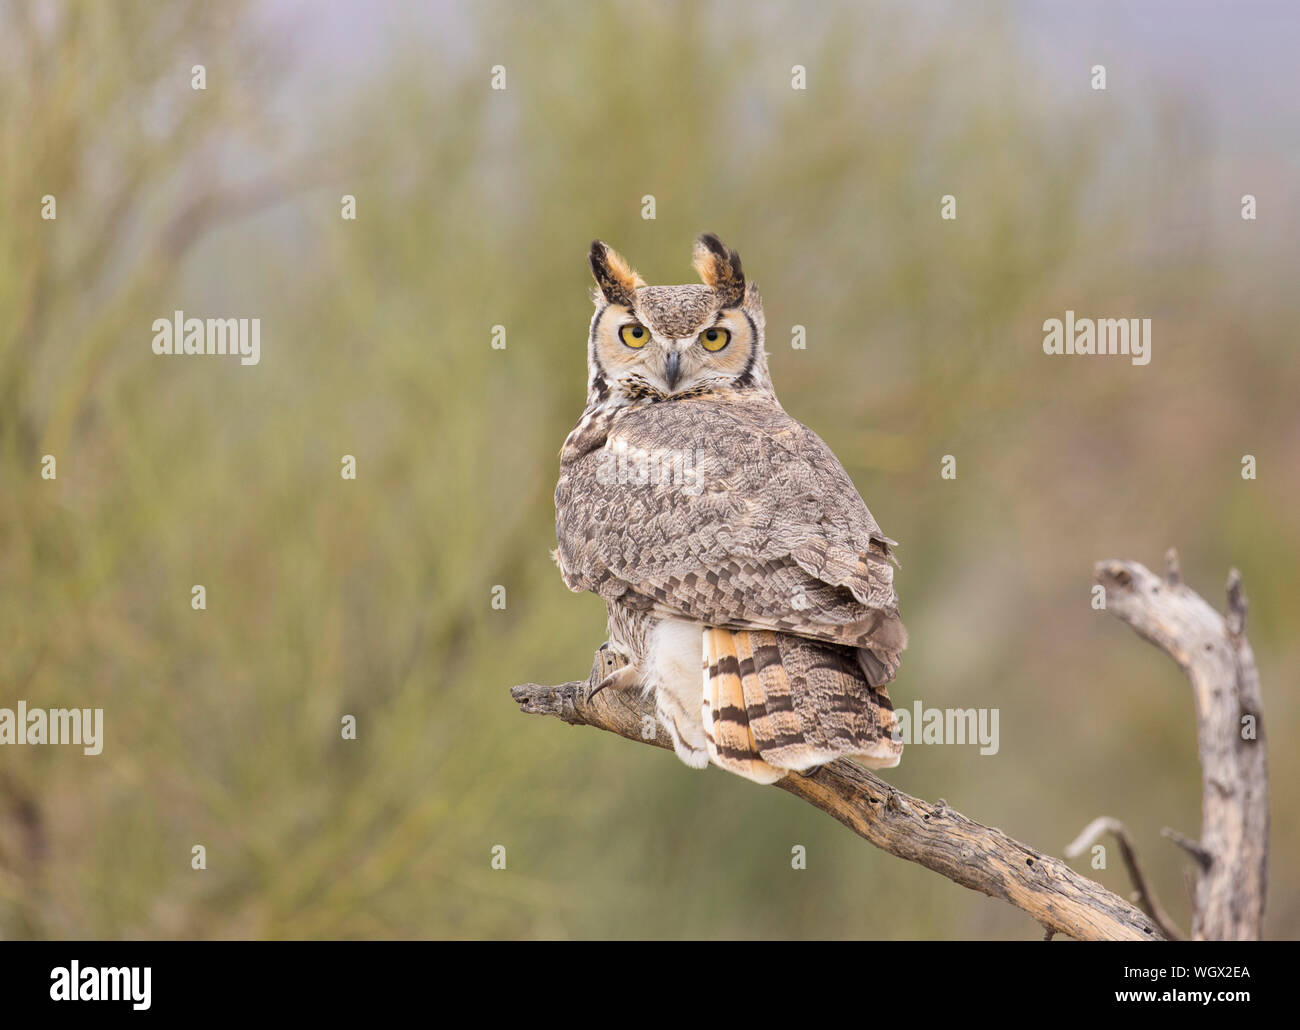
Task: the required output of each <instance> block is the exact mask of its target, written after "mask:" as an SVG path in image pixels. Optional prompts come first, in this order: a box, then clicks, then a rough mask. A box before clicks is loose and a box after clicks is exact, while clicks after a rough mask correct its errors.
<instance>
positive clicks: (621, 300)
mask: <svg viewBox="0 0 1300 1030" xmlns="http://www.w3.org/2000/svg"><path fill="white" fill-rule="evenodd" d="M589 260H590V262H591V274H592V275H593V276H595V278H596V286H597V287H598V288H599V289H600V292H601V294H602V295H603V296H604V298H605V299H606V300H607V301H609V303H611V304H622V305H623V306H624V307H629V308H630V307H632V303H633V295H634V294H635V292H636V290H637V288H638V287H641V286H644V285H645V281H644V280H643V279H642V278H641V277H640V276H639V275H637V274H636V270H635V269H634V268H633V267H632V266H631V265H629V264H628V263H627V261H626V259H625V258H624V257H623V255H622V254H620V253H619V252H618V251H616V250H614V248H613V247H611V246H609V245H608V244H607V243H602V242H601V241H600V240H592V242H591V255H590V257H589Z"/></svg>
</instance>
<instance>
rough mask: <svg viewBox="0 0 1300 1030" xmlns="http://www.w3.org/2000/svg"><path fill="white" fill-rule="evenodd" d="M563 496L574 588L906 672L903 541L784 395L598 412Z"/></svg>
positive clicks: (877, 674)
mask: <svg viewBox="0 0 1300 1030" xmlns="http://www.w3.org/2000/svg"><path fill="white" fill-rule="evenodd" d="M555 505H556V536H557V538H558V542H559V548H558V552H557V558H558V561H559V565H560V570H561V573H562V574H563V576H564V581H565V583H566V584H567V585H568V586H569V588H570V589H572V590H575V591H581V590H590V591H593V592H594V593H596V594H599V595H600V596H601V597H603V598H605V600H606V601H608V602H611V603H616V604H620V605H623V606H626V607H628V608H631V609H634V610H639V611H647V612H654V613H656V614H659V615H661V616H665V617H676V618H687V619H691V620H694V621H697V622H701V623H704V624H706V625H711V626H725V627H729V628H733V629H753V630H774V631H778V632H785V633H791V634H794V635H796V636H802V637H807V638H810V639H814V640H823V641H828V642H831V643H836V644H841V645H845V646H850V647H855V648H858V649H860V651H859V654H860V658H861V660H862V664H863V669H864V671H865V672H866V673H867V676H868V679H869V680H870V681H871V682H872V683H873V685H875V684H876V683H877V682H880V683H883V682H885V681H887V680H888V679H891V678H892V677H893V674H894V672H895V671H896V669H897V666H898V658H899V652H901V651H902V649H903V648H904V647H905V646H906V642H907V633H906V631H905V630H904V628H903V625H902V622H901V621H900V620H899V617H898V598H897V595H896V594H895V592H894V576H893V568H894V565H893V556H892V553H891V549H890V547H891V544H892V543H893V541H891V540H889V539H888V538H887V537H886V536H885V535H884V534H883V533H882V532H881V531H880V527H879V526H878V525H877V524H876V521H875V519H874V518H872V516H871V512H870V511H868V510H867V506H866V504H864V503H863V501H862V498H861V497H860V496H859V495H858V492H857V490H856V489H855V488H854V486H853V483H852V481H851V480H850V479H849V476H848V474H847V473H846V472H845V471H844V468H843V467H842V466H841V465H840V463H839V461H837V460H836V458H835V456H834V454H832V453H831V451H830V448H829V447H827V446H826V444H825V443H824V442H823V441H822V440H821V438H820V437H818V436H817V435H816V434H815V433H814V432H812V430H810V429H808V428H807V427H805V426H803V425H801V424H800V423H798V422H796V421H795V420H794V419H792V418H790V416H789V415H787V414H786V413H785V411H783V410H782V409H781V407H780V406H779V405H778V404H776V403H775V401H768V402H766V403H755V399H754V398H753V397H752V396H749V397H744V398H743V399H740V398H738V399H732V398H730V397H728V396H727V395H725V394H715V395H710V396H706V397H699V398H689V399H681V400H677V399H674V400H672V401H668V402H662V403H645V404H638V405H631V406H628V407H624V408H617V409H606V410H599V411H595V412H589V413H588V414H586V415H584V416H583V421H581V422H580V423H579V425H578V426H577V427H576V428H575V429H574V431H573V433H571V434H570V437H569V440H568V441H567V442H566V444H565V448H564V451H563V452H562V454H561V465H560V481H559V485H558V486H557V487H556V491H555Z"/></svg>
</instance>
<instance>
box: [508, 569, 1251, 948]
mask: <svg viewBox="0 0 1300 1030" xmlns="http://www.w3.org/2000/svg"><path fill="white" fill-rule="evenodd" d="M1166 562H1167V565H1166V571H1165V576H1164V578H1161V577H1158V576H1155V575H1153V574H1152V573H1151V572H1150V571H1148V570H1147V569H1146V568H1144V567H1143V566H1141V565H1139V564H1137V563H1135V562H1121V561H1107V562H1101V563H1099V564H1098V566H1097V569H1096V580H1097V582H1098V583H1101V584H1102V585H1103V586H1105V587H1106V596H1107V607H1108V609H1109V610H1110V611H1111V612H1112V613H1114V614H1115V615H1116V616H1117V617H1119V618H1120V619H1122V620H1123V621H1124V622H1127V623H1128V624H1129V625H1131V626H1132V627H1133V628H1134V629H1135V630H1137V631H1138V633H1140V634H1141V635H1142V636H1144V637H1146V638H1147V639H1148V640H1150V641H1152V642H1153V643H1155V644H1156V645H1157V646H1159V647H1160V648H1161V649H1162V650H1164V651H1165V652H1166V653H1167V654H1169V655H1170V656H1171V657H1172V658H1173V659H1174V660H1175V661H1177V662H1178V664H1179V665H1180V666H1181V667H1182V668H1183V669H1184V670H1185V671H1186V672H1187V674H1188V676H1189V677H1190V678H1191V681H1192V686H1193V688H1194V692H1195V696H1196V710H1197V722H1198V728H1199V737H1200V745H1201V764H1202V770H1203V785H1204V807H1203V823H1204V825H1203V830H1202V840H1201V841H1200V842H1196V841H1189V840H1188V839H1187V838H1185V837H1183V836H1182V835H1181V834H1177V833H1175V832H1174V831H1172V830H1165V831H1164V832H1165V835H1166V836H1169V837H1171V838H1172V839H1174V840H1175V841H1176V842H1178V843H1179V844H1180V845H1181V846H1182V847H1184V848H1185V849H1187V850H1188V851H1189V853H1191V854H1192V855H1193V856H1194V857H1196V858H1197V860H1198V863H1199V864H1200V865H1201V867H1202V874H1201V876H1200V878H1199V879H1198V881H1197V883H1196V887H1195V896H1194V899H1193V913H1194V915H1193V926H1192V936H1193V938H1196V939H1215V940H1222V939H1247V938H1257V937H1258V936H1259V932H1260V923H1261V921H1262V917H1263V908H1264V879H1265V876H1266V872H1267V853H1268V784H1267V768H1266V763H1265V751H1264V742H1263V728H1262V724H1261V716H1262V704H1261V700H1260V691H1259V678H1258V675H1257V674H1256V671H1255V662H1254V657H1253V655H1252V654H1251V651H1250V645H1249V644H1248V643H1247V642H1246V639H1245V636H1244V628H1245V612H1246V602H1245V598H1244V597H1243V595H1242V592H1241V580H1240V577H1239V576H1238V575H1237V573H1236V571H1235V570H1234V571H1233V573H1232V575H1231V576H1230V577H1229V580H1228V615H1227V618H1226V619H1225V618H1224V617H1223V616H1220V615H1219V614H1218V613H1217V612H1215V611H1214V610H1213V609H1212V608H1211V607H1210V606H1209V605H1208V604H1206V603H1205V601H1204V600H1202V599H1201V598H1200V597H1199V596H1197V595H1196V594H1195V593H1194V592H1193V591H1192V590H1190V589H1188V588H1187V587H1186V586H1185V585H1184V583H1183V580H1182V572H1181V570H1180V568H1179V566H1178V556H1177V554H1176V553H1175V552H1174V551H1172V550H1171V551H1170V552H1169V554H1168V555H1167V556H1166ZM595 676H596V672H593V677H595ZM591 687H592V681H591V680H588V681H573V682H569V683H565V684H562V685H560V686H557V687H546V686H539V685H537V684H535V683H527V684H524V685H523V686H518V687H515V688H513V689H512V690H511V696H512V697H513V698H514V699H515V701H516V702H517V703H518V704H519V707H520V709H521V710H523V711H524V712H529V713H533V714H538V715H551V716H555V717H556V718H559V719H562V720H563V721H565V722H567V723H569V724H570V725H572V726H593V727H596V728H597V729H602V730H608V731H609V732H611V733H617V734H619V735H620V736H623V737H627V738H628V739H629V740H639V741H641V742H642V743H646V744H653V745H655V746H657V747H661V748H671V746H672V745H671V743H670V741H669V739H668V736H667V734H666V733H665V732H664V731H663V729H662V728H661V727H660V725H659V723H658V720H657V719H656V718H655V714H654V711H653V709H652V708H651V707H649V706H648V705H647V703H646V700H645V699H644V698H643V697H642V696H641V693H640V692H639V691H635V690H613V689H611V690H603V691H601V692H600V693H598V694H596V695H595V696H594V697H593V696H590V693H589V692H590V690H591ZM775 786H777V787H780V788H781V789H782V790H785V791H787V792H789V793H790V794H793V795H794V796H795V797H798V798H802V799H803V800H804V801H807V802H808V803H809V804H811V805H813V806H815V807H816V808H819V809H821V810H822V811H823V812H825V813H827V814H828V815H831V816H833V817H834V818H836V819H838V820H839V821H840V822H841V823H843V824H844V825H845V826H847V827H849V829H851V830H853V832H855V833H856V834H858V835H859V836H860V837H862V838H863V839H864V840H866V841H868V842H870V843H871V844H874V845H875V846H876V847H878V848H880V849H882V850H884V851H887V852H889V853H890V854H891V855H896V856H898V857H899V858H904V859H907V860H908V861H909V862H916V863H918V864H919V865H923V866H925V867H926V868H927V869H932V870H934V871H935V872H937V873H939V874H940V875H942V876H945V877H947V878H948V879H950V880H952V881H953V882H954V883H958V884H961V885H962V886H963V887H969V888H970V889H971V890H975V891H979V892H980V893H982V894H987V895H989V896H990V897H994V898H1000V899H1002V900H1003V901H1006V902H1008V903H1009V904H1012V905H1015V906H1016V907H1017V908H1019V909H1021V910H1022V911H1024V912H1027V913H1028V914H1029V915H1031V916H1032V917H1033V918H1034V919H1036V920H1037V921H1038V922H1039V924H1040V925H1042V927H1043V929H1044V931H1045V934H1044V939H1045V940H1050V939H1051V938H1052V936H1053V935H1054V934H1057V933H1061V934H1066V935H1068V936H1070V937H1074V938H1077V939H1079V940H1165V939H1168V938H1171V937H1176V936H1177V933H1176V930H1175V928H1174V924H1173V921H1172V920H1171V919H1170V918H1169V916H1168V914H1167V913H1165V912H1164V910H1163V909H1162V908H1161V907H1160V905H1159V902H1158V901H1157V900H1156V898H1155V894H1154V892H1153V891H1152V889H1151V887H1150V886H1149V884H1148V882H1147V880H1146V878H1145V877H1144V876H1143V874H1142V870H1141V868H1140V866H1139V865H1138V862H1137V857H1136V854H1135V852H1134V850H1133V847H1132V844H1131V842H1130V841H1129V839H1128V836H1127V834H1126V833H1125V831H1124V827H1123V825H1122V824H1121V823H1119V821H1118V820H1114V819H1109V818H1102V819H1098V820H1095V821H1094V822H1093V823H1091V824H1090V825H1089V826H1088V827H1087V828H1086V829H1085V830H1084V832H1083V833H1082V834H1081V835H1080V837H1079V839H1078V840H1076V841H1075V842H1074V843H1073V844H1071V845H1070V848H1069V849H1067V853H1075V854H1078V853H1080V852H1081V851H1082V850H1083V849H1084V848H1086V847H1087V846H1088V844H1089V843H1091V841H1093V840H1095V839H1096V837H1097V836H1098V835H1099V834H1100V833H1103V832H1111V833H1113V834H1115V836H1116V837H1117V838H1118V839H1119V842H1120V851H1121V854H1122V856H1123V859H1124V863H1125V865H1126V866H1127V868H1128V872H1129V875H1130V877H1131V878H1132V880H1133V883H1134V887H1135V889H1136V892H1137V898H1138V900H1139V901H1140V903H1141V904H1142V909H1139V908H1136V907H1134V906H1133V905H1130V904H1129V903H1128V902H1126V901H1125V900H1124V899H1122V898H1120V897H1118V896H1117V895H1115V894H1113V893H1111V892H1110V891H1108V890H1106V889H1105V888H1104V887H1102V886H1101V885H1100V884H1098V883H1095V882H1094V881H1092V880H1089V879H1087V878H1086V877H1084V876H1082V875H1081V874H1079V873H1076V872H1075V871H1074V870H1073V869H1071V868H1070V867H1069V866H1068V865H1066V864H1065V863H1064V862H1062V861H1060V860H1058V859H1055V858H1052V857H1050V856H1047V855H1044V854H1042V853H1041V852H1039V851H1037V850H1035V849H1034V848H1031V847H1030V846H1029V845H1027V844H1022V843H1021V842H1020V841H1017V840H1014V839H1012V838H1011V837H1008V836H1007V835H1006V834H1005V833H1003V832H1002V831H1001V830H998V829H995V828H993V827H989V826H984V825H982V824H980V823H977V822H975V821H974V820H973V819H969V818H967V817H966V816H964V815H962V814H961V813H960V812H956V811H953V810H952V809H951V808H949V807H948V806H947V804H946V803H945V802H944V801H942V800H940V801H937V802H935V803H931V802H928V801H925V800H923V799H921V798H916V797H912V796H910V795H908V794H904V793H903V792H902V791H899V790H895V789H894V788H893V787H891V786H890V785H889V784H888V783H886V782H885V781H884V780H882V779H880V778H879V777H878V776H876V775H874V774H873V773H871V772H868V771H867V770H866V769H864V768H862V767H861V766H859V765H857V764H856V763H854V762H852V761H849V760H847V759H840V760H838V761H835V762H832V763H830V764H829V765H825V766H822V767H821V768H819V769H816V770H814V771H813V772H811V773H809V774H807V775H800V774H798V773H790V774H789V775H787V776H786V777H785V778H783V779H781V780H779V781H778V782H777V783H776V784H775ZM1144 910H1145V911H1144Z"/></svg>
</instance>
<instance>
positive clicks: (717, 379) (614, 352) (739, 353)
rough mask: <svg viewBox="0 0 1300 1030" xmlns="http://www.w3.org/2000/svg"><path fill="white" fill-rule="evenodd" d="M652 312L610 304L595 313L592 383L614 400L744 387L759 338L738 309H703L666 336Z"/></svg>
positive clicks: (678, 395) (669, 397)
mask: <svg viewBox="0 0 1300 1030" xmlns="http://www.w3.org/2000/svg"><path fill="white" fill-rule="evenodd" d="M657 314H659V313H658V312H656V311H655V310H653V309H651V310H646V309H644V308H643V307H642V305H640V304H637V305H636V307H635V308H631V307H627V306H624V305H621V304H610V305H608V306H607V307H605V308H604V309H603V310H602V311H601V312H599V313H598V315H597V316H596V324H595V326H594V328H593V334H592V347H593V350H592V355H591V358H592V363H593V382H596V381H599V382H602V383H605V384H607V386H608V388H609V392H610V393H611V394H612V395H613V396H615V397H616V398H617V399H618V400H620V401H629V400H636V399H641V398H649V399H652V400H669V399H673V398H676V397H683V396H694V395H698V394H701V393H706V392H709V391H712V390H717V389H726V388H728V387H730V388H739V387H742V386H745V385H748V383H749V380H748V378H747V377H748V375H749V372H750V370H751V369H752V367H753V364H754V357H755V353H756V348H757V347H758V346H761V342H760V341H758V340H757V339H756V336H755V327H754V324H753V322H752V321H751V320H750V319H749V317H748V316H747V315H746V314H745V312H744V311H743V310H741V309H738V308H732V309H727V310H723V311H709V312H706V313H704V317H703V318H702V319H701V320H700V321H698V322H695V323H694V324H691V323H689V322H688V323H682V324H674V325H673V326H672V327H671V328H672V329H673V330H675V332H674V333H672V334H669V333H665V332H664V331H663V329H664V328H665V327H664V326H662V325H657V324H656V323H658V322H661V321H662V320H661V319H658V318H656V317H655V316H656V315H657ZM683 330H684V332H683ZM678 334H680V335H678Z"/></svg>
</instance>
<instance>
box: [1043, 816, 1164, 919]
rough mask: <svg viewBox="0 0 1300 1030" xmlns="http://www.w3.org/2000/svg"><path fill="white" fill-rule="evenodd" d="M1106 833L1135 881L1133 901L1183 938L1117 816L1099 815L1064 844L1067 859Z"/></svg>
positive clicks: (1086, 848)
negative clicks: (1163, 906) (1149, 879)
mask: <svg viewBox="0 0 1300 1030" xmlns="http://www.w3.org/2000/svg"><path fill="white" fill-rule="evenodd" d="M1103 833H1109V834H1111V835H1112V836H1113V837H1114V838H1115V839H1116V840H1117V841H1119V853H1120V857H1121V858H1122V859H1123V860H1124V867H1125V868H1126V869H1127V870H1128V876H1129V879H1130V880H1131V881H1132V882H1133V891H1134V894H1135V895H1136V896H1135V897H1134V899H1133V900H1134V901H1135V902H1136V903H1137V906H1138V907H1139V908H1140V909H1142V911H1143V912H1145V913H1146V914H1147V915H1149V916H1150V917H1151V918H1152V919H1154V920H1155V921H1156V925H1157V926H1159V927H1160V930H1161V932H1163V933H1164V935H1165V936H1166V937H1168V938H1169V939H1170V940H1171V941H1177V940H1182V934H1180V933H1179V932H1178V929H1177V927H1175V926H1174V921H1173V920H1172V919H1170V918H1169V913H1167V912H1166V911H1165V910H1164V908H1162V907H1161V905H1160V902H1159V900H1158V899H1157V898H1156V893H1155V891H1154V890H1152V888H1151V886H1150V884H1148V883H1147V878H1146V876H1145V875H1143V873H1142V866H1141V864H1140V863H1139V862H1138V859H1137V849H1136V848H1134V847H1133V842H1132V840H1130V839H1129V835H1128V830H1126V829H1125V828H1124V824H1123V823H1122V822H1120V821H1119V820H1118V819H1113V818H1111V817H1110V816H1108V815H1103V816H1099V817H1098V818H1096V819H1094V820H1093V821H1092V822H1090V823H1089V824H1088V825H1087V826H1085V827H1084V828H1083V832H1082V833H1080V834H1079V836H1078V837H1076V838H1075V839H1074V840H1072V841H1071V842H1070V843H1069V844H1067V845H1066V846H1065V857H1066V858H1078V857H1079V856H1080V855H1082V854H1083V853H1084V852H1085V851H1087V850H1088V848H1089V847H1091V846H1092V844H1093V843H1094V842H1095V841H1096V840H1097V838H1098V837H1100V836H1101V835H1102V834H1103Z"/></svg>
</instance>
